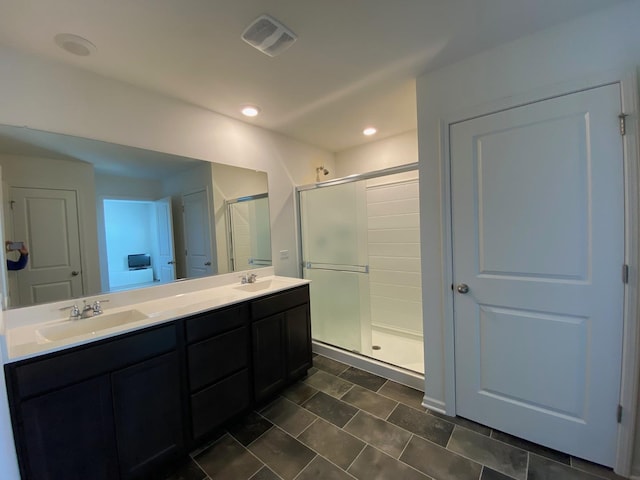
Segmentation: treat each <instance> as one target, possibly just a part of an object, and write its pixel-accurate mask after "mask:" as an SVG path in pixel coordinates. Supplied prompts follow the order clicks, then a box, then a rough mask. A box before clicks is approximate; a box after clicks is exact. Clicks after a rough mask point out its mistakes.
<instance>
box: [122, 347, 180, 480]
mask: <svg viewBox="0 0 640 480" xmlns="http://www.w3.org/2000/svg"><path fill="white" fill-rule="evenodd" d="M112 382H113V411H114V416H115V425H116V438H117V445H118V454H119V457H120V471H121V474H122V478H141V477H144V476H145V475H148V474H149V473H150V472H151V471H153V469H154V468H156V467H157V466H158V465H159V464H163V463H166V462H168V461H170V460H172V459H174V458H175V457H176V456H177V455H178V454H180V453H182V450H183V448H184V434H183V422H182V404H181V395H180V388H179V385H180V373H179V367H178V354H177V353H176V352H171V353H167V354H165V355H162V356H160V357H156V358H152V359H150V360H147V361H145V362H142V363H139V364H137V365H133V366H131V367H129V368H126V369H124V370H121V371H118V372H115V373H113V374H112Z"/></svg>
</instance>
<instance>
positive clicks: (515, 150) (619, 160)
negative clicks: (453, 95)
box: [451, 84, 624, 466]
mask: <svg viewBox="0 0 640 480" xmlns="http://www.w3.org/2000/svg"><path fill="white" fill-rule="evenodd" d="M620 109H621V100H620V89H619V85H617V84H614V85H608V86H603V87H600V88H596V89H592V90H588V91H583V92H580V93H575V94H571V95H566V96H563V97H559V98H555V99H550V100H546V101H541V102H538V103H534V104H531V105H527V106H523V107H519V108H514V109H511V110H507V111H503V112H500V113H495V114H492V115H487V116H484V117H479V118H476V119H473V120H468V121H465V122H462V123H458V124H455V125H453V126H452V127H451V183H452V215H453V218H452V233H453V263H454V265H453V272H454V280H455V282H456V290H457V292H456V293H455V296H454V298H455V300H454V312H455V360H456V408H457V412H458V415H460V416H464V417H467V418H471V419H473V420H476V421H478V422H480V423H483V424H486V425H489V426H491V427H494V428H496V429H499V430H502V431H505V432H508V433H511V434H514V435H517V436H519V437H523V438H526V439H529V440H532V441H534V442H537V443H540V444H543V445H547V446H549V447H552V448H555V449H557V450H561V451H564V452H568V453H571V454H573V455H576V456H578V457H583V458H587V459H590V460H593V461H595V462H598V463H601V464H604V465H609V466H611V465H612V464H613V463H614V456H615V449H616V432H617V424H616V408H617V405H618V401H619V389H620V369H621V342H622V306H623V284H622V279H621V268H622V265H623V262H624V203H623V193H624V191H623V155H622V141H621V137H620V134H619V132H618V129H617V125H618V123H617V116H618V114H619V112H620ZM465 285H466V286H467V287H468V292H467V293H464V292H465V291H466V288H465ZM458 289H459V290H458Z"/></svg>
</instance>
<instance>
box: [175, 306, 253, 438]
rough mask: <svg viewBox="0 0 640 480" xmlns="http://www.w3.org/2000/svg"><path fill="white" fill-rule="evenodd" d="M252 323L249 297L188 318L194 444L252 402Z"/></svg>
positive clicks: (187, 332) (189, 381)
mask: <svg viewBox="0 0 640 480" xmlns="http://www.w3.org/2000/svg"><path fill="white" fill-rule="evenodd" d="M248 323H249V308H248V305H247V304H246V303H245V304H241V305H234V306H232V307H228V308H224V309H222V310H214V311H212V312H208V313H206V314H203V315H199V316H196V317H194V318H191V319H188V320H187V321H186V339H187V347H186V352H187V355H186V356H187V372H188V375H187V377H188V384H189V406H190V409H191V442H192V445H195V444H197V442H198V441H200V440H202V439H204V438H205V437H207V435H209V434H210V433H212V432H214V431H215V430H216V428H217V427H219V426H220V425H222V423H224V422H225V421H226V420H228V419H230V418H231V417H233V416H235V415H237V414H239V413H241V412H243V411H245V410H247V409H248V408H249V407H250V405H251V383H250V376H249V367H250V362H249V358H250V357H249V355H250V354H249V345H250V338H249V333H250V332H249V329H248Z"/></svg>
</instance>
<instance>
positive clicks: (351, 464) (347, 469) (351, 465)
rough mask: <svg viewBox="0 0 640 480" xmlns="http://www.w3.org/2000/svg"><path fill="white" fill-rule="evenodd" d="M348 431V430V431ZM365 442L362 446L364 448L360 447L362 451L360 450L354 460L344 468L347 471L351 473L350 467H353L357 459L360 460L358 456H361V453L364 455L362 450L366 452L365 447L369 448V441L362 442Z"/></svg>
mask: <svg viewBox="0 0 640 480" xmlns="http://www.w3.org/2000/svg"><path fill="white" fill-rule="evenodd" d="M347 433H348V432H347ZM362 443H364V445H363V446H362V448H361V449H360V451H359V452H358V454H357V455H356V456H355V457H354V458H353V460H352V461H351V463H350V464H349V466H348V467H347V468H346V469H345V470H344V471H345V472H347V473H349V469H350V468H351V467H353V464H354V463H356V460H358V458H359V457H360V455H362V452H364V450H365V448H367V445H369V444H368V443H367V442H362Z"/></svg>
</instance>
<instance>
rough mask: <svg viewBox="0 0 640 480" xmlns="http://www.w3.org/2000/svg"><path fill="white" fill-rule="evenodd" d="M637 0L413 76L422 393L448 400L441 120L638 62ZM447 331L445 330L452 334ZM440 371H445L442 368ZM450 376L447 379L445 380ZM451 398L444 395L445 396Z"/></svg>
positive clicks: (449, 367) (437, 400)
mask: <svg viewBox="0 0 640 480" xmlns="http://www.w3.org/2000/svg"><path fill="white" fill-rule="evenodd" d="M638 25H640V2H628V3H625V4H622V5H620V6H617V7H614V8H612V9H610V10H606V11H602V12H599V13H596V14H593V15H590V16H586V17H583V18H582V19H578V20H576V21H573V22H570V23H566V24H563V25H559V26H557V27H554V28H552V29H549V30H547V31H545V32H541V33H539V34H536V35H533V36H530V37H526V38H523V39H520V40H517V41H514V42H511V43H509V44H506V45H503V46H500V47H497V48H494V49H492V50H489V51H487V52H484V53H481V54H479V55H476V56H474V57H472V58H469V59H467V60H464V61H461V62H459V63H457V64H455V65H451V66H449V67H447V68H443V69H441V70H438V71H435V72H433V73H430V74H427V75H424V76H422V77H420V78H419V79H418V81H417V99H418V137H419V143H420V148H419V153H420V195H421V198H420V213H421V225H422V226H421V238H422V244H423V248H422V272H423V302H424V304H425V305H429V307H428V308H426V309H425V311H424V327H425V328H424V335H425V344H426V345H425V362H426V371H427V376H426V400H427V401H428V403H429V404H431V405H434V406H441V407H444V406H445V404H446V403H447V402H451V400H450V398H451V393H452V388H453V386H452V383H451V381H450V380H451V379H452V378H453V376H452V367H453V365H452V363H453V362H452V358H451V356H450V355H449V354H447V352H445V350H444V349H443V346H444V344H445V338H446V337H445V328H446V325H445V323H444V322H443V319H444V313H443V312H444V307H445V303H444V302H446V301H449V300H448V299H449V293H448V292H447V285H444V284H443V281H442V279H443V268H444V263H443V261H444V259H443V256H442V228H441V227H442V225H443V224H444V222H445V221H446V219H445V218H443V210H442V191H441V186H442V178H443V172H442V171H441V163H440V153H441V145H440V140H441V137H440V126H441V122H442V121H444V119H446V118H451V117H452V116H456V115H459V114H460V112H465V111H469V110H470V109H472V108H473V109H477V110H478V111H480V110H482V106H483V105H489V104H491V103H494V102H497V101H504V102H506V103H508V102H509V99H510V98H511V97H513V96H515V95H520V94H524V93H530V92H535V91H537V90H540V89H542V88H548V87H551V86H554V85H555V86H556V87H557V85H558V84H560V83H562V82H574V81H580V80H581V79H584V78H586V77H589V76H590V75H594V74H597V73H601V72H605V71H609V70H614V69H615V70H618V69H619V70H628V71H631V70H633V69H634V68H635V67H636V66H637V65H640V29H639V28H638ZM450 334H451V332H450V331H449V332H447V335H449V338H450ZM445 373H446V374H447V375H445ZM445 379H448V380H449V381H445ZM449 404H450V403H449Z"/></svg>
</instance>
